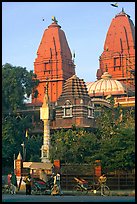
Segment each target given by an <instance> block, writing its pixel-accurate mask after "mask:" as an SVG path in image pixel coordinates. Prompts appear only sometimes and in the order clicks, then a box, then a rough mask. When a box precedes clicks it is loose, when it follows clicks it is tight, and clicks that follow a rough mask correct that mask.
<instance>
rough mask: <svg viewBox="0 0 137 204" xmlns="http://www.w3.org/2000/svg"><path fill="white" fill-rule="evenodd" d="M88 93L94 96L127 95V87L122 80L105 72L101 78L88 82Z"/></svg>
mask: <svg viewBox="0 0 137 204" xmlns="http://www.w3.org/2000/svg"><path fill="white" fill-rule="evenodd" d="M86 85H87V89H88V94H89V95H90V96H91V97H92V96H93V97H96V96H97V97H101V96H107V95H113V96H114V95H115V96H116V95H125V94H126V87H125V85H124V84H122V83H121V82H120V81H117V80H114V79H112V78H111V75H110V74H109V73H108V72H104V73H103V75H102V76H101V79H100V80H97V81H95V82H87V83H86Z"/></svg>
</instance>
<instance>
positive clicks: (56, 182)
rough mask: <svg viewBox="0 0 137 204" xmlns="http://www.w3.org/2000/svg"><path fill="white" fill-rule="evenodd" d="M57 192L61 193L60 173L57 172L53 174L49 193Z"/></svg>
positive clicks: (56, 193)
mask: <svg viewBox="0 0 137 204" xmlns="http://www.w3.org/2000/svg"><path fill="white" fill-rule="evenodd" d="M58 194H60V195H61V194H62V193H61V187H60V174H59V173H57V174H56V175H55V176H54V186H53V188H52V190H51V195H58Z"/></svg>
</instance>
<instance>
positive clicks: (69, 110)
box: [62, 100, 72, 118]
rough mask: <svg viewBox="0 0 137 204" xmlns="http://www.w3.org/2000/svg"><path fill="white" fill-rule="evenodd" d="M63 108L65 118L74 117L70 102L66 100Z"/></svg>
mask: <svg viewBox="0 0 137 204" xmlns="http://www.w3.org/2000/svg"><path fill="white" fill-rule="evenodd" d="M62 108H63V109H64V111H63V113H64V114H63V118H68V117H72V104H71V102H70V101H69V100H66V102H65V103H64V106H63V107H62Z"/></svg>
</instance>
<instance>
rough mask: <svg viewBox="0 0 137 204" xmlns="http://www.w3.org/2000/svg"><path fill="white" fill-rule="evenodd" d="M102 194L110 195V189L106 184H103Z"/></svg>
mask: <svg viewBox="0 0 137 204" xmlns="http://www.w3.org/2000/svg"><path fill="white" fill-rule="evenodd" d="M102 193H103V196H109V195H110V189H109V187H108V186H103V192H102Z"/></svg>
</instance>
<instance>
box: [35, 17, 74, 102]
mask: <svg viewBox="0 0 137 204" xmlns="http://www.w3.org/2000/svg"><path fill="white" fill-rule="evenodd" d="M52 21H53V22H52V24H51V25H49V26H48V29H46V30H45V31H44V34H43V37H42V40H41V43H40V45H39V48H38V51H37V58H36V59H35V62H34V73H35V74H36V75H37V78H38V79H39V81H40V83H39V85H38V87H37V88H36V89H37V91H38V97H37V98H34V96H32V102H33V103H37V102H43V97H44V87H45V84H46V82H47V80H48V82H49V89H48V95H49V99H50V102H51V103H52V102H55V101H57V99H58V98H59V96H60V95H61V93H62V88H63V84H64V82H65V80H67V79H68V78H70V77H71V76H73V75H74V74H75V65H74V61H73V59H72V54H71V51H70V48H69V46H68V43H67V39H66V36H65V33H64V31H63V30H62V29H61V26H60V25H58V22H57V20H56V18H55V17H52Z"/></svg>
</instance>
